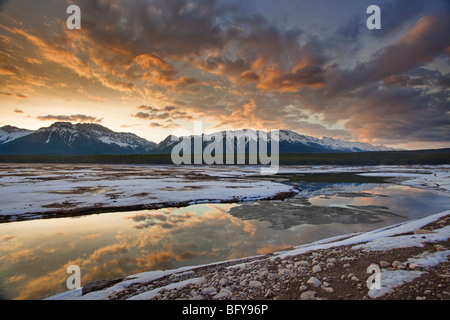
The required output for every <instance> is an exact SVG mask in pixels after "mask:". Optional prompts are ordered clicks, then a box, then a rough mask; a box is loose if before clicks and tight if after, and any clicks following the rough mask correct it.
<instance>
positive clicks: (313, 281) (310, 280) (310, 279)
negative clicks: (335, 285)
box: [307, 277, 322, 288]
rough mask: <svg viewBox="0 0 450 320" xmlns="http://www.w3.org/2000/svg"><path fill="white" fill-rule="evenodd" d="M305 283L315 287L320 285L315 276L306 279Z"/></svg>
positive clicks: (320, 282)
mask: <svg viewBox="0 0 450 320" xmlns="http://www.w3.org/2000/svg"><path fill="white" fill-rule="evenodd" d="M307 284H310V285H313V286H314V287H316V288H317V287H320V285H321V284H322V281H320V280H319V279H317V278H316V277H311V278H309V279H308V281H307Z"/></svg>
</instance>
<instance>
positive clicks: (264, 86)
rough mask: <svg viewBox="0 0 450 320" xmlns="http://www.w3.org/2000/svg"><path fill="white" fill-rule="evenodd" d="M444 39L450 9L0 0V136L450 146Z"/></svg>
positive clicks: (390, 4) (413, 4)
mask: <svg viewBox="0 0 450 320" xmlns="http://www.w3.org/2000/svg"><path fill="white" fill-rule="evenodd" d="M73 4H74V5H77V6H79V7H80V10H81V29H73V30H71V29H68V28H67V24H66V21H67V20H68V18H69V17H70V14H67V8H68V6H69V5H73ZM370 5H378V6H379V8H380V10H381V29H372V30H370V29H368V28H367V25H366V21H367V19H368V18H369V17H370V15H371V14H367V12H366V10H367V8H368V7H369V6H370ZM448 30H450V1H448V0H445V1H444V0H430V1H423V0H408V1H406V0H398V1H393V0H384V1H376V0H353V1H349V0H339V1H336V0H315V1H313V0H247V1H237V0H228V1H226V0H191V1H186V0H109V1H108V0H73V1H62V0H40V1H35V0H10V1H5V0H0V113H1V117H0V126H3V125H13V126H16V127H20V128H26V129H33V130H36V129H38V128H40V127H47V126H49V125H51V124H52V123H54V122H56V121H69V122H72V123H98V124H101V125H103V126H106V127H108V128H110V129H111V130H114V131H120V132H133V133H135V134H137V135H139V136H141V137H143V138H146V139H148V140H151V141H154V142H159V141H161V140H163V139H164V138H165V137H167V136H168V135H170V134H173V133H175V132H176V130H177V129H180V128H185V129H187V130H189V131H190V132H192V133H194V132H193V124H194V121H202V123H203V129H204V131H206V130H209V131H219V130H228V129H242V128H250V129H255V130H267V131H269V130H273V129H287V130H293V131H296V132H298V133H301V134H305V135H310V136H314V137H318V138H322V137H331V138H337V139H343V140H349V141H360V142H368V143H372V144H376V145H379V144H384V145H387V146H391V147H396V148H405V149H428V148H441V147H450V98H449V97H450V94H449V92H450V32H449V31H448Z"/></svg>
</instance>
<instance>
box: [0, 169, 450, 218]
mask: <svg viewBox="0 0 450 320" xmlns="http://www.w3.org/2000/svg"><path fill="white" fill-rule="evenodd" d="M259 172H260V169H259V168H258V167H252V166H245V167H228V166H226V167H225V166H210V167H208V166H201V167H195V166H114V165H109V166H108V165H86V166H83V165H17V164H15V165H12V164H11V165H8V164H0V186H1V192H0V216H1V215H3V216H18V215H24V214H30V218H39V215H34V214H36V213H47V212H64V211H66V210H68V211H73V210H75V209H80V208H96V209H98V208H102V207H117V208H120V207H126V206H134V205H155V204H163V203H168V202H185V201H192V203H204V202H217V201H228V200H233V199H235V200H236V199H237V200H241V201H242V200H258V199H265V198H270V197H273V196H274V195H276V194H278V193H280V192H290V191H292V187H291V186H288V185H286V184H282V183H277V182H272V181H268V180H262V179H251V178H245V179H241V178H243V177H245V176H248V175H258V174H259ZM279 172H280V173H289V172H290V173H312V172H364V173H363V174H364V175H377V176H389V177H401V178H405V179H406V181H404V182H402V183H403V184H405V185H409V186H413V187H419V188H427V189H432V190H435V191H438V192H444V193H447V192H448V191H449V190H450V182H449V181H450V179H449V175H450V173H449V172H450V166H406V167H399V166H378V167H340V166H313V167H311V166H292V167H281V168H280V170H279ZM305 196H310V195H306V194H305ZM119 210H120V209H119Z"/></svg>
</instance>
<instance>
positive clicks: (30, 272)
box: [0, 184, 449, 299]
mask: <svg viewBox="0 0 450 320" xmlns="http://www.w3.org/2000/svg"><path fill="white" fill-rule="evenodd" d="M303 189H304V192H303V193H301V194H300V195H299V196H297V197H294V198H292V199H288V200H285V201H259V202H254V203H247V204H200V205H193V206H189V207H186V208H170V209H160V210H148V211H137V212H118V213H107V214H100V215H89V216H84V217H77V218H62V219H50V220H34V221H26V222H15V223H8V224H2V225H0V298H1V299H41V298H45V297H48V296H51V295H54V294H57V293H60V292H63V291H66V290H67V288H66V280H67V277H68V276H69V275H67V274H66V270H67V267H68V266H70V265H78V266H79V267H80V268H81V275H82V280H81V284H82V285H83V284H86V283H88V282H91V281H95V280H101V279H111V278H118V277H124V276H127V275H131V274H135V273H139V272H144V271H150V270H162V269H172V268H177V267H181V266H189V265H198V264H204V263H211V262H215V261H222V260H226V259H234V258H241V257H246V256H253V255H259V254H265V253H269V252H274V251H277V250H281V249H285V248H289V247H292V246H296V245H301V244H304V243H308V242H311V241H315V240H319V239H324V238H327V237H331V236H336V235H341V234H347V233H352V232H361V231H368V230H373V229H376V228H380V227H383V226H386V225H389V224H394V223H398V222H403V221H406V220H408V219H416V218H420V217H423V216H426V215H430V214H434V213H437V212H441V211H444V210H446V209H448V206H449V205H448V204H449V199H448V197H446V196H441V195H438V194H436V193H432V192H429V191H425V190H421V189H416V188H410V187H406V186H398V185H392V184H383V185H379V184H364V185H356V184H334V185H330V184H328V185H319V184H310V185H308V186H303Z"/></svg>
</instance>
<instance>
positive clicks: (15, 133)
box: [0, 126, 33, 144]
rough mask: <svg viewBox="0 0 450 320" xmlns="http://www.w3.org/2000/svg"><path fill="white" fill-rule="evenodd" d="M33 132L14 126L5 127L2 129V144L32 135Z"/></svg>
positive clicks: (0, 141)
mask: <svg viewBox="0 0 450 320" xmlns="http://www.w3.org/2000/svg"><path fill="white" fill-rule="evenodd" d="M32 133H33V131H31V130H26V129H20V128H16V127H13V126H4V127H1V128H0V144H4V143H8V142H11V141H14V140H16V139H19V138H22V137H25V136H27V135H29V134H32Z"/></svg>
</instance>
